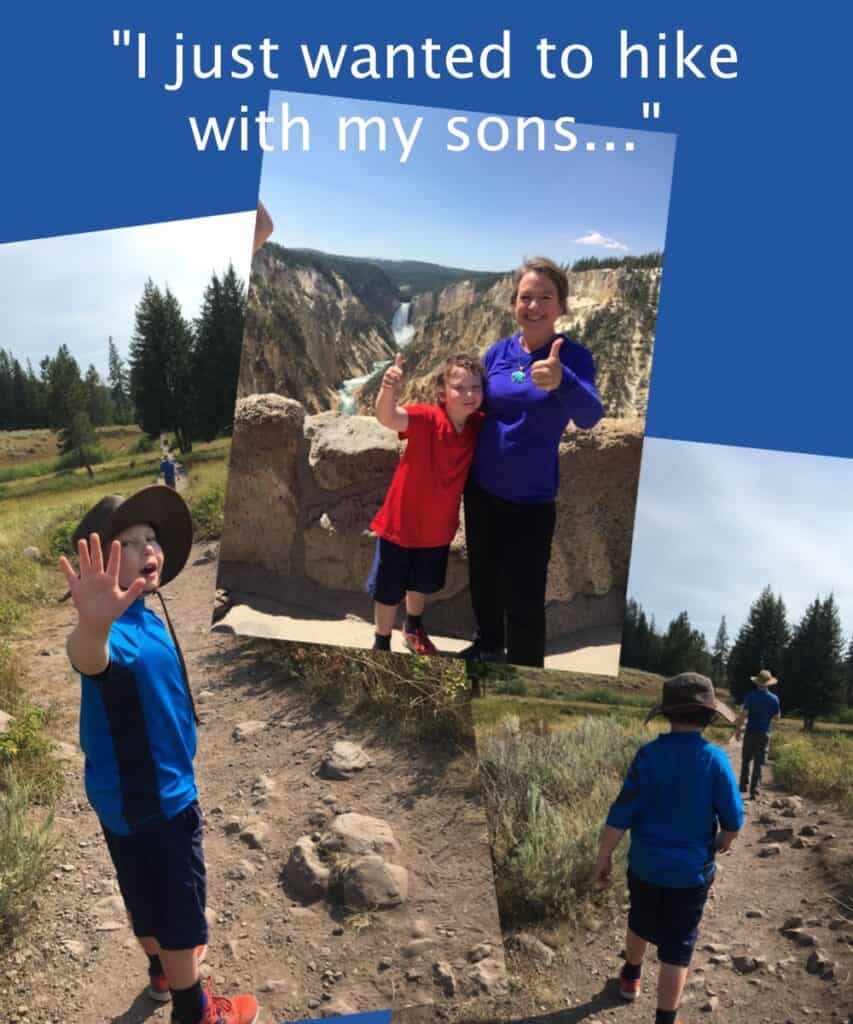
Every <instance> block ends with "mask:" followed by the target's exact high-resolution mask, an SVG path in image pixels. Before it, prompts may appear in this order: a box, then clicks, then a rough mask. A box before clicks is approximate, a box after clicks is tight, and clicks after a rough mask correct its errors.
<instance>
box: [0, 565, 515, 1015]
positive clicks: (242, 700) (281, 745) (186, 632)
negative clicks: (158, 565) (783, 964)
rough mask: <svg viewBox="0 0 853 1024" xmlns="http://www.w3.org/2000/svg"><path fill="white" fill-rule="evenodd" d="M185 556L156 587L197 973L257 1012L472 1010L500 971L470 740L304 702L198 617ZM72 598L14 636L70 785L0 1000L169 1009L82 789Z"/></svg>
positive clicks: (41, 1009)
mask: <svg viewBox="0 0 853 1024" xmlns="http://www.w3.org/2000/svg"><path fill="white" fill-rule="evenodd" d="M193 559H194V560H195V562H196V564H193V565H191V567H190V568H188V569H187V570H185V572H184V573H183V574H182V575H181V576H180V577H179V578H178V579H177V580H176V581H175V582H174V583H173V584H171V585H170V586H169V587H168V588H167V591H166V595H167V599H168V600H169V608H170V613H171V615H172V618H173V620H174V622H175V626H176V629H177V631H178V635H179V637H180V638H181V640H182V644H183V648H184V653H185V656H186V659H187V664H188V669H189V673H190V677H191V679H192V680H193V685H194V690H195V693H196V695H197V703H198V709H199V713H200V716H201V720H202V724H201V727H200V730H199V754H198V757H197V774H198V779H199V784H200V790H201V801H202V806H203V808H204V809H205V812H206V817H207V828H206V835H205V850H206V858H207V863H208V887H209V888H208V893H209V905H210V909H209V917H210V923H211V939H210V951H209V954H208V957H207V960H206V962H205V964H204V965H203V973H204V974H205V975H211V976H213V977H214V978H215V979H216V982H217V985H218V988H219V989H220V990H221V991H223V992H224V993H225V994H228V993H229V992H236V991H247V990H249V991H253V992H255V993H256V994H257V996H258V999H259V1000H260V1002H261V1004H262V1014H261V1018H260V1019H261V1022H262V1024H272V1022H276V1021H285V1020H298V1019H304V1018H308V1017H317V1016H321V1015H326V1016H328V1015H332V1014H335V1013H347V1012H357V1011H364V1010H372V1009H383V1008H388V1007H392V1008H395V1009H401V1008H404V1007H409V1008H414V1009H410V1010H409V1011H408V1015H409V1016H417V1017H425V1018H427V1019H430V1018H432V1017H433V1016H435V1015H438V1016H443V1017H447V1016H458V1015H462V1016H466V1017H478V1016H481V1014H480V1013H479V1011H477V1010H476V1009H475V1006H476V1005H478V1000H479V999H482V998H483V997H485V998H487V999H490V996H489V993H491V994H492V996H496V995H497V994H499V993H500V992H502V991H505V973H504V965H503V954H502V947H501V935H500V930H499V925H498V918H497V912H496V907H495V899H494V890H493V883H492V874H491V862H490V858H489V851H488V841H487V834H486V822H485V816H484V813H483V809H482V806H481V803H480V794H479V786H478V784H477V781H476V772H475V762H474V759H473V755H472V754H470V753H468V754H465V753H462V754H459V753H458V751H457V752H454V751H449V750H446V749H443V748H442V747H440V746H437V745H431V744H430V745H428V744H418V743H413V742H406V743H403V742H399V741H395V740H394V739H393V738H391V737H390V736H389V735H388V730H387V729H385V730H383V729H380V728H378V727H376V726H375V725H371V724H370V723H367V722H365V721H364V720H361V719H356V718H353V717H349V718H348V717H346V716H344V715H342V714H341V713H340V712H338V711H335V710H332V709H330V708H325V709H318V707H317V705H316V704H314V703H312V702H311V701H309V700H308V699H307V698H306V696H305V695H304V693H302V692H301V690H300V689H299V688H298V686H297V685H295V684H293V683H290V682H288V681H287V680H285V679H283V678H282V676H281V670H280V669H279V668H276V667H274V666H272V665H270V664H265V663H262V662H260V661H259V660H258V658H257V656H256V655H254V654H252V653H250V652H249V651H247V650H246V647H245V644H244V643H241V642H240V641H238V640H236V639H235V638H233V637H230V636H227V635H223V634H211V633H210V632H209V630H208V627H209V622H210V611H211V606H212V598H213V592H214V574H215V561H213V560H212V559H211V558H209V557H207V556H205V553H204V548H198V547H197V548H196V549H195V551H194V555H193ZM156 604H157V603H156V602H152V607H154V606H156ZM73 617H74V611H73V608H72V607H71V606H70V605H69V604H65V605H61V606H56V607H52V608H49V609H46V610H45V611H43V612H42V613H41V614H40V615H39V616H38V618H37V620H36V621H35V622H34V623H32V624H31V626H30V628H29V629H28V631H27V633H26V635H23V636H21V637H19V638H18V639H17V642H16V646H18V648H19V649H20V650H21V651H22V652H23V653H25V654H26V655H28V656H29V660H30V662H31V665H32V669H33V680H34V692H33V698H34V699H35V700H38V701H41V702H46V703H49V704H51V706H52V707H53V709H54V713H53V716H52V721H51V730H52V732H53V734H54V736H55V737H56V738H57V740H58V741H59V742H58V747H57V755H58V756H59V757H60V758H62V763H63V770H64V772H65V776H66V786H65V792H64V794H63V796H62V799H61V801H60V803H59V806H58V808H57V812H56V824H57V833H58V837H59V848H58V851H57V857H56V866H55V870H54V871H53V872H52V874H51V875H50V877H49V878H48V879H47V882H46V883H45V884H44V885H43V886H42V888H41V889H40V890H39V892H38V893H37V894H36V896H35V899H34V900H33V906H32V908H31V909H32V913H31V914H30V915H29V920H28V922H27V927H26V929H25V931H24V934H23V936H22V937H21V940H20V942H19V943H18V944H17V946H16V947H15V948H14V949H13V950H12V951H11V952H9V953H8V954H7V955H6V956H5V957H4V958H3V959H2V960H0V1019H2V1020H3V1021H6V1020H8V1021H10V1022H16V1024H25V1022H26V1024H59V1022H67V1021H71V1020H75V1021H82V1022H86V1024H100V1022H106V1021H109V1022H112V1024H132V1022H140V1021H147V1020H152V1021H163V1022H165V1021H167V1020H168V1019H169V1010H168V1007H166V1008H163V1007H162V1006H160V1005H159V1004H156V1003H154V1002H152V1001H151V1000H150V999H149V998H148V997H147V996H146V995H145V993H144V987H145V983H146V973H145V966H146V961H145V959H144V957H143V955H142V954H141V952H140V951H139V949H138V947H137V946H136V944H135V941H134V939H133V936H132V934H131V932H130V929H129V927H128V924H127V921H126V919H125V916H124V912H123V905H122V902H121V899H120V897H119V896H118V893H117V888H116V884H115V881H114V878H113V873H112V869H111V865H110V863H109V860H108V855H107V852H106V848H105V846H104V843H103V841H102V838H101V835H100V830H99V826H98V823H97V820H96V818H95V816H94V814H93V813H92V811H91V810H90V809H89V807H88V804H87V802H86V799H85V795H84V793H83V788H82V767H83V766H82V755H81V754H80V753H79V750H78V748H77V745H76V728H77V726H76V722H77V703H78V699H79V698H78V684H77V683H76V680H75V679H74V676H73V674H72V673H71V671H70V669H69V668H68V666H67V663H66V660H65V655H64V640H65V636H66V635H67V633H68V631H69V628H70V624H71V623H72V621H73ZM330 752H333V754H332V756H330V757H328V758H327V757H326V755H327V754H329V753H330ZM294 849H295V850H296V852H295V853H294V852H293V851H294ZM330 869H331V870H330ZM342 901H345V902H346V904H347V905H348V906H349V909H345V908H344V907H343V906H342V905H341V902H342ZM377 908H379V909H377Z"/></svg>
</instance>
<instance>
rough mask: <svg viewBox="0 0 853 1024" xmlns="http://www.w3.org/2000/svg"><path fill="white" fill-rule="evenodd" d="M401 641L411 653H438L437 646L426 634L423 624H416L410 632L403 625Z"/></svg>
mask: <svg viewBox="0 0 853 1024" xmlns="http://www.w3.org/2000/svg"><path fill="white" fill-rule="evenodd" d="M403 643H404V644H405V645H406V647H408V648H409V650H410V651H411V652H412V654H438V648H437V647H436V646H435V644H434V643H433V642H432V640H430V638H429V637H428V636H427V631H426V630H425V629H424V627H423V626H418V628H417V629H416V630H415V631H414V632H412V633H410V632H409V631H408V630H407V629H406V627H405V626H403Z"/></svg>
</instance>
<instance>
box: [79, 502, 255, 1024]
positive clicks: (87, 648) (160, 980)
mask: <svg viewBox="0 0 853 1024" xmlns="http://www.w3.org/2000/svg"><path fill="white" fill-rule="evenodd" d="M73 539H74V542H75V544H76V545H77V552H78V555H79V561H80V572H79V575H78V574H77V573H76V572H75V571H74V569H73V568H72V566H71V563H70V562H69V561H68V559H67V558H64V557H63V558H61V559H60V560H59V564H60V567H61V569H62V571H63V573H64V574H65V577H66V579H67V581H68V587H69V590H70V596H71V597H72V599H73V601H74V606H75V608H76V610H77V615H78V622H77V625H76V626H75V627H74V629H73V630H72V632H71V634H70V636H69V637H68V643H67V649H68V656H69V659H70V661H71V664H72V666H73V667H74V668H75V670H76V671H78V672H79V673H80V677H81V686H82V691H81V703H80V745H81V746H82V748H83V752H84V753H85V755H86V768H85V781H86V795H87V796H88V798H89V802H90V804H91V805H92V807H93V809H94V810H95V813H96V814H97V815H98V818H99V819H100V823H101V828H102V829H103V833H104V839H105V840H106V844H107V848H108V849H109V852H110V857H111V858H112V861H113V864H114V866H115V870H116V874H117V876H118V883H119V888H120V890H121V894H122V897H123V899H124V903H125V906H126V908H127V913H128V917H129V918H130V922H131V926H132V928H133V931H134V934H135V935H136V936H137V938H138V939H139V942H140V944H141V946H142V948H143V949H144V950H145V952H146V953H147V955H148V963H149V968H148V974H149V986H148V994H149V995H150V996H151V997H152V998H153V999H156V1000H158V1001H161V1002H165V1001H166V1000H168V999H169V998H170V996H171V998H172V1022H173V1024H254V1022H255V1021H256V1020H257V1018H258V1004H257V1002H256V1001H255V999H254V997H253V996H250V995H243V996H237V997H236V999H233V1000H230V999H224V998H222V997H221V996H216V995H214V994H213V992H212V990H211V989H210V987H209V986H208V987H207V988H206V989H202V986H201V981H200V977H199V961H200V960H201V958H202V957H203V955H204V953H205V951H206V948H207V946H206V943H207V922H206V920H205V915H204V909H205V896H206V879H205V863H204V852H203V850H202V814H201V810H200V808H199V805H198V799H197V797H198V794H197V789H196V783H195V773H194V771H193V757H194V756H195V750H196V717H195V707H194V705H193V700H192V694H191V693H190V689H189V683H188V681H187V675H186V668H185V666H184V660H183V656H182V654H181V651H180V647H178V646H177V639H176V638H175V634H174V631H173V630H172V627H171V621H170V620H169V616H168V613H166V620H167V622H168V623H169V632H167V630H166V627H165V626H164V625H163V623H162V622H161V621H160V619H159V618H158V617H157V616H156V615H155V614H154V613H153V612H152V611H150V610H149V609H147V608H146V607H145V596H146V595H147V594H154V593H156V594H157V595H158V596H160V593H159V591H160V588H161V587H164V586H165V585H166V584H167V583H169V582H170V581H171V580H172V579H174V578H175V576H177V575H178V573H179V572H180V571H181V569H183V567H184V564H185V563H186V560H187V557H188V556H189V553H190V548H191V545H192V520H191V518H190V513H189V509H188V508H187V506H186V504H185V502H184V500H183V498H181V497H180V495H179V494H178V493H177V492H176V491H173V490H170V489H169V488H168V487H163V486H161V485H155V486H153V487H145V488H143V489H142V490H141V491H137V493H136V494H134V495H132V496H131V497H130V498H128V499H126V500H123V499H122V498H120V497H117V496H110V497H106V498H103V499H102V500H101V501H99V502H98V504H97V505H95V506H94V507H93V508H92V509H90V510H89V512H87V514H86V515H85V516H84V517H83V520H82V521H81V523H80V525H79V526H78V527H77V530H76V531H75V533H74V538H73ZM105 550H106V551H108V552H109V556H108V561H107V564H106V566H104V557H103V552H104V551H105ZM160 600H161V602H163V599H162V597H161V596H160ZM163 610H164V612H165V611H166V608H165V603H163ZM170 633H171V638H170Z"/></svg>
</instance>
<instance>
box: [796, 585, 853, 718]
mask: <svg viewBox="0 0 853 1024" xmlns="http://www.w3.org/2000/svg"><path fill="white" fill-rule="evenodd" d="M845 675H846V673H845V666H844V643H843V640H842V636H841V617H840V616H839V614H838V607H837V605H836V603H835V598H834V596H833V595H832V594H830V595H829V597H827V598H825V599H824V600H823V601H821V600H820V598H819V597H816V598H815V599H814V601H812V603H811V604H810V605H809V606H808V608H806V610H805V612H804V613H803V617H802V619H801V620H800V621H799V623H798V624H797V626H796V628H795V629H794V634H793V637H792V639H791V645H790V649H789V651H788V657H787V658H786V662H785V675H784V677H783V678H782V680H781V686H782V689H781V692H780V698H781V699H782V701H783V703H784V704H785V705H786V706H788V707H793V708H797V709H798V710H799V711H800V713H801V714H802V716H803V728H804V729H807V730H811V729H812V728H813V727H814V723H815V721H816V720H817V719H818V718H819V717H824V716H826V715H828V714H831V713H832V712H833V711H838V710H839V709H840V708H841V706H842V704H843V702H844V689H845Z"/></svg>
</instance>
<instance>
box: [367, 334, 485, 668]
mask: <svg viewBox="0 0 853 1024" xmlns="http://www.w3.org/2000/svg"><path fill="white" fill-rule="evenodd" d="M402 381H403V357H402V355H400V353H399V352H398V353H397V356H396V358H395V360H394V365H393V366H389V367H388V369H387V370H386V371H385V373H384V374H383V377H382V386H381V387H380V390H379V394H378V395H377V396H376V418H377V419H378V420H379V422H380V423H381V424H382V425H383V426H384V427H388V428H389V429H390V430H396V431H397V432H398V434H399V437H400V439H401V440H408V442H409V443H408V446H407V448H406V451H405V452H404V454H403V457H402V458H401V459H400V463H399V465H398V466H397V469H396V470H395V472H394V476H393V478H392V480H391V484H390V486H389V487H388V493H387V494H386V496H385V503H384V504H383V506H382V508H381V509H380V510H379V512H378V513H377V514H376V516H375V517H374V519H373V522H372V523H371V524H370V528H371V530H373V531H374V532H375V533H376V534H377V537H376V553H375V555H374V558H373V567H372V568H371V570H370V576H369V578H368V580H367V592H368V593H369V594H370V595H371V597H372V598H373V599H374V621H375V626H376V635H375V638H374V644H373V648H374V650H379V651H389V650H390V649H391V631H392V629H393V628H394V618H395V616H396V614H397V605H398V604H399V603H400V602H401V601H402V600H403V598H404V597H405V600H406V621H405V624H404V626H403V643H404V644H405V645H406V647H408V649H409V650H410V651H412V652H413V653H414V654H437V653H438V652H437V651H436V648H435V645H434V644H433V642H432V641H431V640H430V638H429V636H428V635H427V632H426V629H425V628H424V625H423V621H422V615H423V611H424V605H425V603H426V598H425V595H426V594H434V593H436V592H437V591H439V590H441V588H442V587H443V586H444V579H445V575H446V573H447V557H448V554H449V551H450V542H451V541H452V540H453V537H454V535H455V533H456V530H457V529H458V527H459V504H460V502H461V500H462V489H463V487H464V486H465V480H466V479H467V477H468V470H469V469H470V467H471V460H472V458H473V457H474V446H475V445H476V443H477V433H478V431H479V429H480V423H481V421H482V413H480V412H479V408H480V405H481V404H482V401H483V376H482V370H481V368H480V363H479V361H478V360H477V357H476V356H472V355H467V354H465V353H459V354H457V355H454V356H451V357H450V358H449V359H448V360H447V361H446V362H445V364H444V367H443V368H442V370H441V373H440V374H439V377H438V388H437V399H436V401H437V404H435V405H409V406H406V407H405V408H403V407H402V406H400V405H398V404H397V398H398V396H399V394H400V390H401V388H402Z"/></svg>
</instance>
